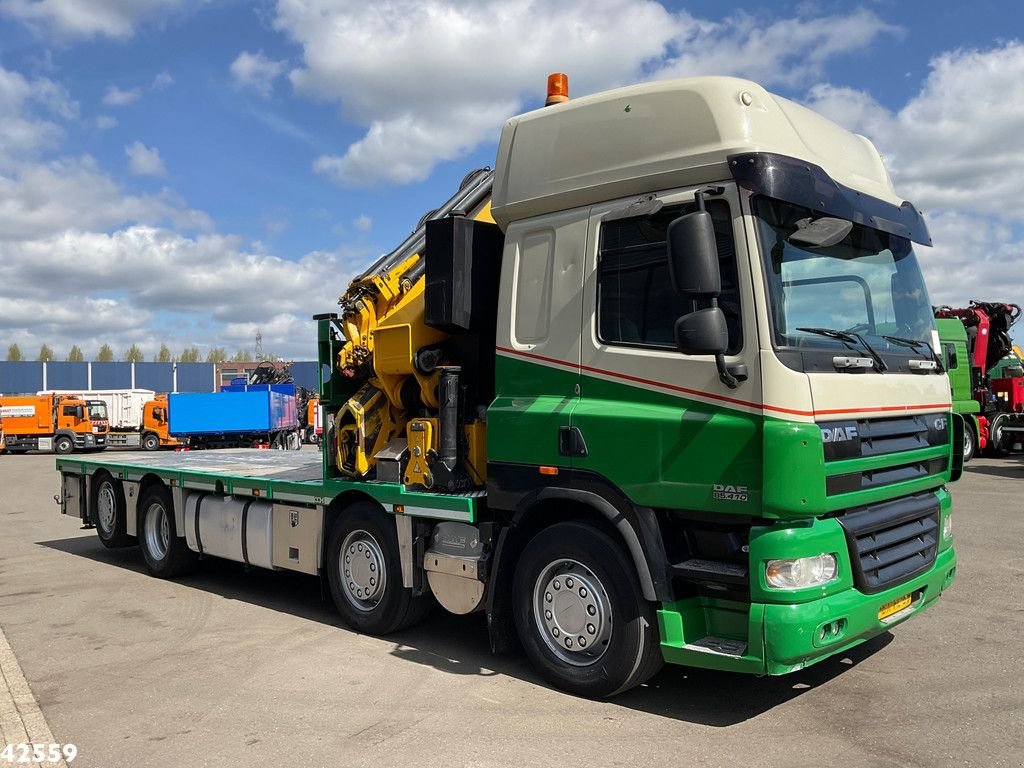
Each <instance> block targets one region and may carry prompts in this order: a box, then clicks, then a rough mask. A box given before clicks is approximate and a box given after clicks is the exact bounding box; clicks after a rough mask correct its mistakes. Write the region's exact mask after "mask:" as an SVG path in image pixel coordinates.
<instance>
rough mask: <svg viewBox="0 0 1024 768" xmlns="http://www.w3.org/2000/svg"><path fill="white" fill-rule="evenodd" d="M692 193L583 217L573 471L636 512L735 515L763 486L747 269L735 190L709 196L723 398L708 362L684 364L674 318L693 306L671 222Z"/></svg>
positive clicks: (687, 358)
mask: <svg viewBox="0 0 1024 768" xmlns="http://www.w3.org/2000/svg"><path fill="white" fill-rule="evenodd" d="M694 191H695V190H694V189H688V190H680V191H676V192H672V193H666V194H662V195H659V196H657V197H656V198H654V199H649V198H648V199H645V198H639V199H633V200H622V201H617V202H613V203H610V204H607V205H602V206H596V207H594V208H593V209H592V211H591V217H590V226H589V228H588V230H589V234H588V242H587V258H588V263H587V270H586V272H587V274H586V279H585V285H584V291H583V323H582V325H583V334H582V340H581V343H582V349H581V361H580V365H581V377H580V399H579V402H578V403H577V405H576V407H575V409H574V411H573V414H572V426H573V428H574V430H575V431H576V432H577V433H578V434H579V437H580V439H581V440H582V441H583V442H584V443H585V445H586V451H585V455H580V456H578V457H576V458H575V459H574V460H573V461H574V463H573V466H574V467H575V468H578V469H582V470H589V471H591V472H593V473H594V474H596V475H599V476H601V477H602V478H604V480H607V481H609V482H611V483H612V484H613V485H614V486H616V487H618V488H619V489H620V490H621V491H622V492H623V493H625V494H626V496H628V497H629V498H630V499H631V500H632V501H633V502H634V503H636V504H639V505H643V506H652V507H669V508H687V509H703V510H711V511H726V508H728V511H734V512H742V511H743V509H744V508H747V507H749V508H750V509H756V502H757V493H758V489H759V487H760V485H761V452H762V449H761V445H762V432H761V422H762V415H761V414H762V411H761V405H760V404H761V402H762V399H761V382H760V366H759V361H758V352H757V348H758V343H757V333H756V323H755V318H754V313H753V312H752V311H751V309H750V308H751V307H752V306H753V294H752V290H751V279H750V265H749V262H748V259H747V252H746V247H745V239H744V228H743V220H742V216H741V214H740V205H739V200H738V197H737V194H736V190H735V186H727V187H726V188H725V193H724V194H720V195H716V196H714V197H710V196H709V197H708V198H707V200H706V205H707V210H708V211H709V212H710V213H711V214H712V219H713V221H714V224H715V231H716V236H717V237H716V239H717V245H718V253H719V264H720V267H721V273H722V288H723V293H722V296H721V297H719V300H718V303H719V306H721V307H722V309H723V311H724V312H725V315H726V320H727V324H728V326H729V331H730V332H729V336H730V345H729V346H730V348H729V350H728V353H727V355H726V361H727V363H729V364H730V365H733V366H738V365H742V366H745V373H746V377H745V380H744V381H742V382H740V383H739V385H738V386H737V387H736V388H735V389H732V388H730V387H729V386H727V385H726V384H725V383H723V381H722V380H721V379H720V377H719V373H718V368H717V366H716V363H715V358H714V357H713V356H711V355H684V354H682V353H681V352H679V351H678V349H677V347H676V344H675V321H676V319H677V318H678V317H679V316H681V315H683V314H686V313H687V312H689V311H692V310H694V309H697V308H699V307H698V306H697V305H696V304H695V303H694V302H693V301H691V300H685V299H683V298H682V297H681V296H679V295H678V294H676V293H675V291H674V290H673V288H672V285H671V281H670V278H669V272H668V252H667V247H666V243H665V237H666V228H667V226H668V223H669V222H671V221H672V220H673V219H675V218H677V217H678V216H680V215H682V214H684V213H689V212H691V211H693V210H695V209H696V206H695V202H694Z"/></svg>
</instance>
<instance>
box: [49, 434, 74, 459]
mask: <svg viewBox="0 0 1024 768" xmlns="http://www.w3.org/2000/svg"><path fill="white" fill-rule="evenodd" d="M73 450H75V443H74V441H73V440H72V439H71V438H70V437H68V436H67V435H57V437H55V438H54V439H53V452H54V453H59V454H60V455H61V456H66V455H67V454H69V453H71V452H72V451H73Z"/></svg>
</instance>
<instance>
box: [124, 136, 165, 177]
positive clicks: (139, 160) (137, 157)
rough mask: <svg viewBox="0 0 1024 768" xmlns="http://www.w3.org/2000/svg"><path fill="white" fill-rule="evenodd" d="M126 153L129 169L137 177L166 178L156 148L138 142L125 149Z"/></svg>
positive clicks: (162, 163) (162, 162)
mask: <svg viewBox="0 0 1024 768" xmlns="http://www.w3.org/2000/svg"><path fill="white" fill-rule="evenodd" d="M124 153H125V154H126V155H127V156H128V167H129V168H130V169H131V172H132V173H134V174H135V175H136V176H164V175H166V173H167V169H166V168H164V161H163V160H162V159H161V158H160V151H159V150H158V149H157V148H156V147H147V146H146V145H145V144H143V143H142V142H141V141H136V142H133V143H131V144H129V145H128V146H127V147H125V148H124Z"/></svg>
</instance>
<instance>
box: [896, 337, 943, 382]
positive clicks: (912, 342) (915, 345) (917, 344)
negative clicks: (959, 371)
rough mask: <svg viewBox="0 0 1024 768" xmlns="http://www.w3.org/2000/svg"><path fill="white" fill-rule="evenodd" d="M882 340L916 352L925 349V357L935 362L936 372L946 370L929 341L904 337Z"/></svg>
mask: <svg viewBox="0 0 1024 768" xmlns="http://www.w3.org/2000/svg"><path fill="white" fill-rule="evenodd" d="M881 338H883V339H885V340H886V341H888V342H892V343H893V344H900V345H902V346H904V347H910V348H911V349H913V350H915V351H916V350H918V349H921V347H924V348H925V349H926V350H927V353H926V354H925V356H926V357H927V358H928V359H929V360H932V361H934V362H935V370H936V371H938V372H939V373H942V372H943V371H945V368H943V366H942V361H941V360H940V359H939V356H938V355H937V354H935V350H934V349H932V345H931V344H929V343H928V342H927V341H924V340H923V339H905V338H903V337H902V336H882V337H881Z"/></svg>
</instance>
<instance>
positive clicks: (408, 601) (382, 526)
mask: <svg viewBox="0 0 1024 768" xmlns="http://www.w3.org/2000/svg"><path fill="white" fill-rule="evenodd" d="M326 567H327V580H328V582H329V584H330V586H331V597H333V598H334V604H335V606H336V607H337V609H338V613H340V614H341V618H342V619H343V620H344V621H345V623H346V624H348V625H349V626H350V627H352V628H353V629H356V630H358V631H360V632H364V633H366V634H368V635H387V634H390V633H392V632H397V631H398V630H400V629H404V628H405V627H409V626H411V625H413V624H415V623H416V622H418V621H420V620H422V619H423V618H424V617H425V616H426V614H427V613H428V612H429V610H430V605H431V604H430V600H429V598H428V596H426V595H421V596H414V595H413V594H412V590H411V589H407V588H405V587H403V586H402V567H401V562H400V558H399V554H398V534H397V532H396V531H395V523H394V521H393V520H392V519H390V517H389V516H388V515H386V514H385V513H384V512H383V511H382V510H381V509H380V507H378V506H377V505H375V504H372V503H370V502H357V503H355V504H353V505H352V506H350V507H348V508H346V509H345V510H344V511H343V512H342V513H341V516H340V517H339V518H338V520H337V521H336V522H335V524H334V527H333V528H332V530H331V536H330V540H329V542H328V545H327V560H326Z"/></svg>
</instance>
